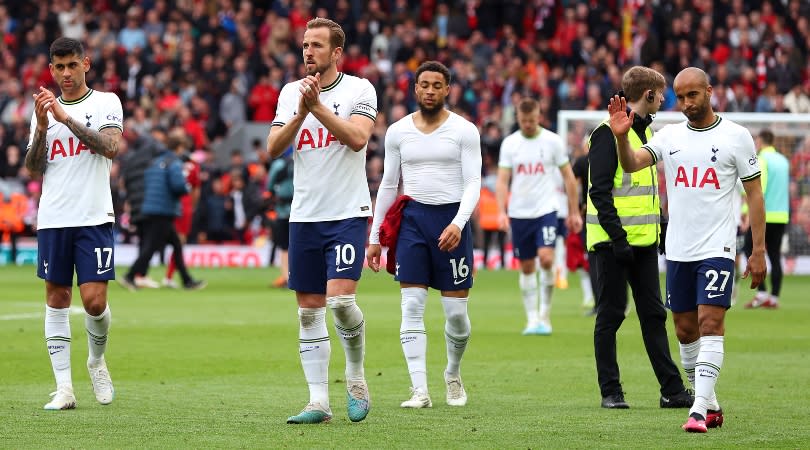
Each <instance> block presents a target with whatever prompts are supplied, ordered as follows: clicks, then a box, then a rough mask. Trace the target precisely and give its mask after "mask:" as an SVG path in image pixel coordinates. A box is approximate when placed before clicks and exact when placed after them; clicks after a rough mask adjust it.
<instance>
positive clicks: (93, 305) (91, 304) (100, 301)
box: [84, 296, 107, 316]
mask: <svg viewBox="0 0 810 450" xmlns="http://www.w3.org/2000/svg"><path fill="white" fill-rule="evenodd" d="M105 309H107V299H106V298H104V297H100V296H98V297H95V298H92V299H90V300H89V301H87V300H86V301H85V302H84V310H85V311H86V312H87V314H90V315H91V316H100V315H101V314H102V313H103V312H104V310H105Z"/></svg>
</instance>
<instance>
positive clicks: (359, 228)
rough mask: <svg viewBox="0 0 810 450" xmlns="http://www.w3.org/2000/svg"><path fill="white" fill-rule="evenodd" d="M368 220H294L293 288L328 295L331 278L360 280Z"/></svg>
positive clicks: (292, 224) (292, 241)
mask: <svg viewBox="0 0 810 450" xmlns="http://www.w3.org/2000/svg"><path fill="white" fill-rule="evenodd" d="M367 228H368V219H366V218H365V217H355V218H351V219H344V220H332V221H328V222H290V249H289V265H290V276H289V286H290V289H292V290H294V291H296V292H307V293H311V294H325V293H326V282H327V280H331V279H335V278H342V279H349V280H355V281H357V280H359V279H360V274H361V273H362V272H363V262H364V261H365V259H366V231H367Z"/></svg>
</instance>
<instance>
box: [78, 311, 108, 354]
mask: <svg viewBox="0 0 810 450" xmlns="http://www.w3.org/2000/svg"><path fill="white" fill-rule="evenodd" d="M111 321H112V313H111V312H110V305H109V304H107V307H106V308H104V311H103V312H102V313H101V314H99V315H97V316H91V315H90V314H87V313H85V316H84V327H85V328H86V329H87V347H88V350H89V354H88V357H87V362H88V363H89V364H92V363H96V362H98V361H99V360H100V359H101V358H103V357H104V350H106V349H107V333H108V332H109V330H110V322H111Z"/></svg>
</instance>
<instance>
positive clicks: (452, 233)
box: [439, 223, 461, 252]
mask: <svg viewBox="0 0 810 450" xmlns="http://www.w3.org/2000/svg"><path fill="white" fill-rule="evenodd" d="M460 242H461V229H459V227H458V225H455V224H452V223H451V224H450V225H447V227H446V228H445V229H444V231H442V235H441V236H439V250H441V251H443V252H452V251H453V250H455V249H456V247H458V244H459V243H460Z"/></svg>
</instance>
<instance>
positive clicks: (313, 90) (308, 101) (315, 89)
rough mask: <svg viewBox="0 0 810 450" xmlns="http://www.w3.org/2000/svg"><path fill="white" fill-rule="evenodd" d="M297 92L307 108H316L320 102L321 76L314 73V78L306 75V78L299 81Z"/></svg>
mask: <svg viewBox="0 0 810 450" xmlns="http://www.w3.org/2000/svg"><path fill="white" fill-rule="evenodd" d="M299 90H300V92H301V98H302V99H303V101H304V104H305V105H306V107H307V108H310V109H312V108H313V107H315V106H317V105H318V103H320V102H321V99H320V95H321V74H320V73H316V74H315V75H314V76H313V75H307V77H306V78H304V79H303V80H301V87H300V88H299Z"/></svg>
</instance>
